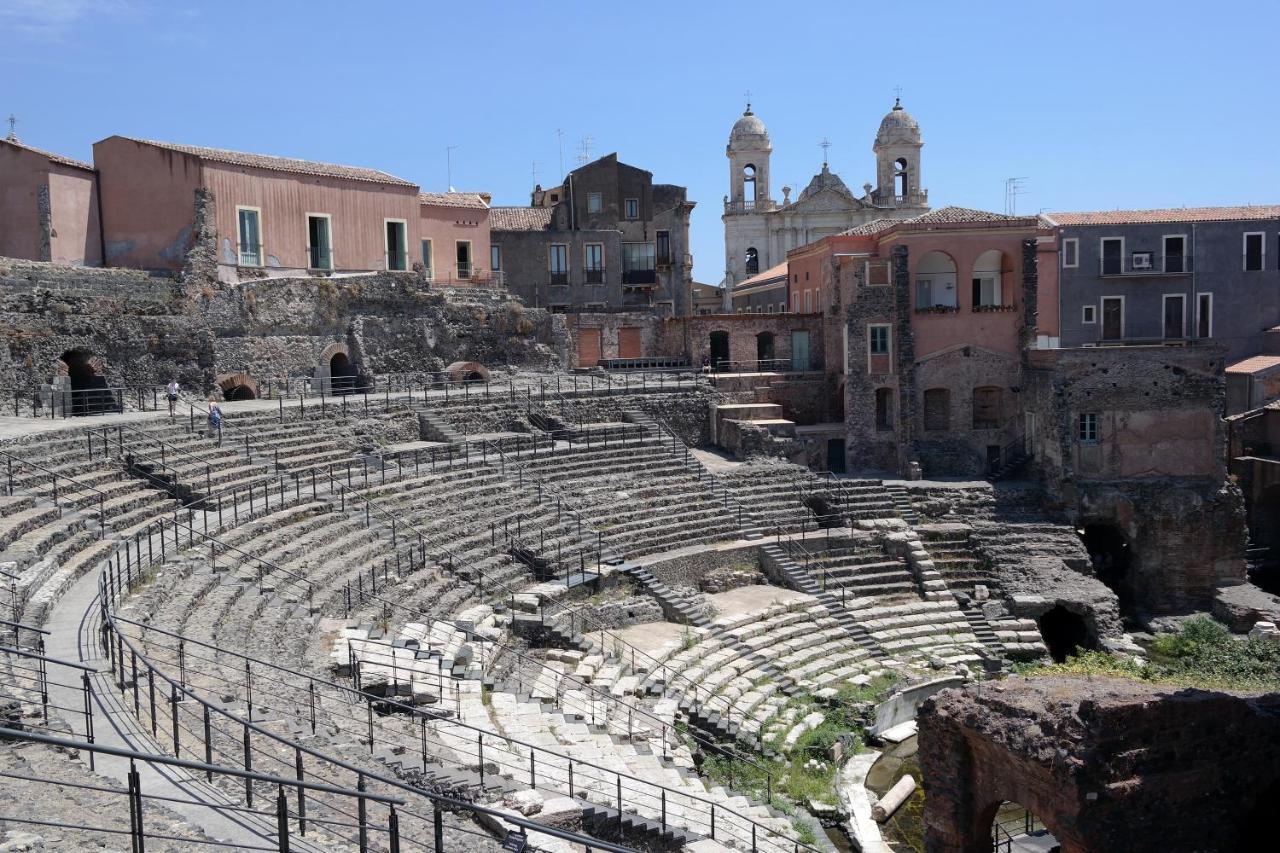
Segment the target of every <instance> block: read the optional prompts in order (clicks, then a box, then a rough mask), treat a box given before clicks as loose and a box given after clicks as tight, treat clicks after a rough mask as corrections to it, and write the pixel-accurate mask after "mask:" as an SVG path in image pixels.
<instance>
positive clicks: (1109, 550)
mask: <svg viewBox="0 0 1280 853" xmlns="http://www.w3.org/2000/svg"><path fill="white" fill-rule="evenodd" d="M1081 538H1082V539H1083V540H1084V547H1085V549H1086V550H1087V551H1088V552H1089V560H1090V562H1091V563H1092V564H1093V573H1094V575H1096V576H1097V578H1098V580H1100V581H1102V582H1103V583H1105V584H1106V585H1107V586H1108V587H1110V588H1111V590H1112V591H1113V592H1114V593H1115V594H1116V598H1118V599H1119V600H1120V613H1121V615H1123V616H1129V615H1130V613H1131V611H1132V608H1133V605H1134V601H1135V596H1134V582H1133V575H1132V570H1133V566H1134V563H1135V559H1134V554H1133V549H1132V547H1131V546H1130V544H1129V538H1128V537H1127V536H1125V535H1124V532H1123V531H1122V530H1121V529H1120V528H1119V527H1118V526H1117V525H1115V524H1113V523H1111V522H1107V521H1098V522H1090V523H1088V524H1086V525H1085V526H1084V529H1083V531H1082V533H1081Z"/></svg>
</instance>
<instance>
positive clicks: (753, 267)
mask: <svg viewBox="0 0 1280 853" xmlns="http://www.w3.org/2000/svg"><path fill="white" fill-rule="evenodd" d="M759 273H760V253H759V252H757V251H756V248H755V246H752V247H751V248H749V249H747V275H758V274H759Z"/></svg>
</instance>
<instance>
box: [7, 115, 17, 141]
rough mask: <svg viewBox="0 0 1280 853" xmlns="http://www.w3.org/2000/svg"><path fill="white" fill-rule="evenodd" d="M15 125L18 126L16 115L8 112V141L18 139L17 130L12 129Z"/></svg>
mask: <svg viewBox="0 0 1280 853" xmlns="http://www.w3.org/2000/svg"><path fill="white" fill-rule="evenodd" d="M17 126H18V117H17V116H15V115H14V114H13V113H9V141H10V142H17V141H18V134H17V131H15V130H14V128H16V127H17Z"/></svg>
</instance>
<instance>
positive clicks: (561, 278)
mask: <svg viewBox="0 0 1280 853" xmlns="http://www.w3.org/2000/svg"><path fill="white" fill-rule="evenodd" d="M551 283H552V284H553V285H561V284H568V283H569V273H568V272H553V273H551Z"/></svg>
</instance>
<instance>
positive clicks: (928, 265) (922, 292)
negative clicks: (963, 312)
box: [916, 250, 960, 311]
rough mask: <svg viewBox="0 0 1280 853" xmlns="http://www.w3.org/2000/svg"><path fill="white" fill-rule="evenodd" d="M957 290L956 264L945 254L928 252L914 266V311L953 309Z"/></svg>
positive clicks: (956, 302)
mask: <svg viewBox="0 0 1280 853" xmlns="http://www.w3.org/2000/svg"><path fill="white" fill-rule="evenodd" d="M958 293H959V289H958V288H957V286H956V262H955V260H954V259H953V258H952V257H951V256H950V255H948V254H947V253H946V252H939V251H936V250H935V251H930V252H925V253H924V254H923V255H921V256H920V261H919V262H918V263H917V264H916V310H917V311H921V310H928V309H930V308H955V307H956V306H958V305H959V304H960V303H959V298H958Z"/></svg>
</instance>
